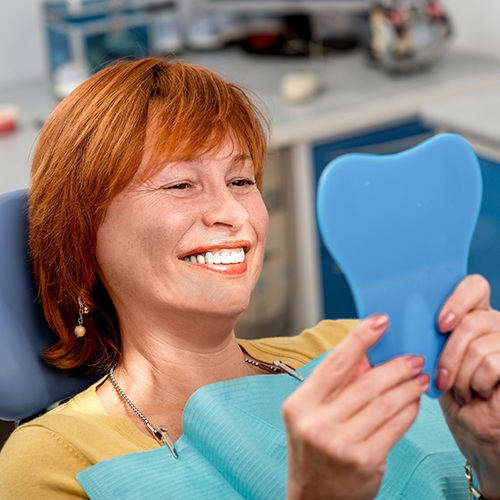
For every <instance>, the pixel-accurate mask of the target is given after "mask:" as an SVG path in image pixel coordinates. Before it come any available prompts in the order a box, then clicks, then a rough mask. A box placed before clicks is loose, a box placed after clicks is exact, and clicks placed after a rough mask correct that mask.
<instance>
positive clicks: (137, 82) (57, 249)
mask: <svg viewBox="0 0 500 500" xmlns="http://www.w3.org/2000/svg"><path fill="white" fill-rule="evenodd" d="M152 120H153V121H154V124H155V134H154V137H153V139H152V151H153V155H152V158H151V159H150V161H149V163H148V164H149V165H150V167H149V169H146V175H153V174H154V173H155V172H156V171H158V170H159V169H160V168H162V166H164V164H165V161H168V158H169V157H172V155H175V158H176V159H179V158H185V159H190V158H194V157H195V156H199V155H201V154H204V153H207V152H210V151H212V150H216V149H217V148H218V147H219V146H220V145H221V144H222V142H223V141H224V140H225V139H226V138H227V137H228V134H229V135H230V136H231V138H232V140H233V144H234V146H235V148H236V149H238V150H239V151H241V152H244V153H245V154H248V153H249V154H250V156H251V157H252V160H253V164H254V168H255V174H256V180H257V185H258V186H259V188H261V186H262V167H263V163H264V159H265V155H266V150H267V139H268V124H267V121H266V119H265V117H264V116H263V115H262V113H261V112H260V111H259V109H258V107H257V106H256V105H255V104H254V102H253V100H252V99H251V98H250V96H249V95H248V94H247V93H246V92H244V91H243V89H242V88H240V87H239V86H237V85H235V84H233V83H231V82H228V81H226V80H225V79H224V78H222V77H221V76H219V75H217V74H216V73H214V72H212V71H210V70H209V69H206V68H203V67H200V66H195V65H191V64H188V63H185V62H181V61H168V60H165V59H161V58H145V59H141V60H138V61H133V62H131V61H127V62H119V63H116V64H115V65H113V66H110V67H108V68H105V69H103V70H101V71H99V72H98V73H96V74H95V75H93V76H92V77H90V78H89V79H88V80H87V81H86V82H84V83H83V84H82V85H80V86H79V87H78V88H77V89H76V90H74V91H73V92H72V93H71V94H70V95H69V96H68V97H66V98H65V99H64V100H63V101H62V102H61V103H60V104H59V105H58V106H57V107H56V109H55V110H54V111H53V113H52V114H51V116H50V118H49V119H48V121H47V123H46V124H45V126H44V127H43V130H42V132H41V135H40V139H39V142H38V146H37V148H36V152H35V155H34V158H33V167H32V172H31V185H30V197H29V223H30V255H31V261H32V266H33V270H34V274H35V281H36V283H37V286H38V292H39V299H40V301H41V303H42V306H43V311H44V314H45V317H46V320H47V322H48V324H49V325H50V327H51V328H52V330H53V331H54V332H55V333H56V335H57V336H58V339H59V340H58V342H57V343H56V344H55V345H53V346H52V347H50V348H48V349H47V350H46V351H45V353H44V355H45V358H46V360H47V361H48V362H50V363H52V364H53V365H55V366H57V367H59V368H63V369H65V370H69V371H72V372H75V373H95V372H97V371H101V370H103V369H105V368H107V367H109V366H110V364H112V363H113V362H115V361H116V360H117V358H118V356H119V352H120V336H119V331H118V326H117V321H116V317H115V312H114V308H113V306H112V303H111V300H110V298H109V295H108V294H107V292H106V290H105V289H104V287H103V285H102V283H101V282H100V280H99V278H98V276H97V263H96V259H95V246H96V235H97V229H98V228H99V225H100V223H101V221H102V220H103V217H104V215H105V213H106V210H107V207H108V206H109V204H110V202H111V200H112V199H113V198H114V197H115V196H116V195H117V194H118V193H120V192H121V191H122V190H123V189H124V188H125V187H126V186H127V185H128V184H129V183H130V182H132V180H133V179H134V177H135V175H136V173H137V171H138V169H139V165H140V164H141V161H142V159H143V156H144V149H145V140H146V129H147V126H148V124H150V123H151V121H152ZM148 146H149V144H148ZM162 163H163V165H162ZM78 297H81V298H82V300H83V301H84V302H85V304H86V305H87V306H88V307H89V309H90V314H87V315H86V316H84V325H85V327H86V329H87V334H86V335H85V337H83V338H81V339H77V338H76V336H75V334H74V332H73V330H74V327H75V326H76V324H77V319H78Z"/></svg>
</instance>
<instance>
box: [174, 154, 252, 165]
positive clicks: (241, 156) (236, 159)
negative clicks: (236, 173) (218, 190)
mask: <svg viewBox="0 0 500 500" xmlns="http://www.w3.org/2000/svg"><path fill="white" fill-rule="evenodd" d="M245 161H252V156H251V155H250V154H244V153H241V154H237V155H236V156H233V157H232V158H231V163H232V164H233V165H236V164H237V163H243V162H245ZM174 162H176V160H175V159H174ZM181 162H182V163H202V162H203V157H201V156H197V157H196V158H191V159H189V160H181Z"/></svg>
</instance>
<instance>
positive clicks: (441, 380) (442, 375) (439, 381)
mask: <svg viewBox="0 0 500 500" xmlns="http://www.w3.org/2000/svg"><path fill="white" fill-rule="evenodd" d="M449 384H450V374H449V372H448V370H447V369H446V368H439V370H438V373H437V377H436V387H437V388H438V389H439V390H440V391H447V390H448V389H449V388H450V386H449Z"/></svg>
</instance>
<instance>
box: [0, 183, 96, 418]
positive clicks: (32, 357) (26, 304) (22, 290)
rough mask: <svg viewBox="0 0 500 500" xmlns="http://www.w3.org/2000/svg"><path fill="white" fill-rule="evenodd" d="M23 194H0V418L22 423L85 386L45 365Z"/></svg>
mask: <svg viewBox="0 0 500 500" xmlns="http://www.w3.org/2000/svg"><path fill="white" fill-rule="evenodd" d="M27 201H28V195H27V191H26V190H17V191H12V192H9V193H6V194H3V195H0V241H1V243H0V419H2V420H22V419H26V418H29V417H32V416H34V415H37V414H39V413H40V412H43V411H44V410H45V409H46V408H48V407H49V406H51V405H52V404H54V403H55V402H57V401H60V400H61V399H64V398H67V397H69V396H72V395H73V394H76V393H77V392H79V391H81V390H82V389H84V388H85V387H88V386H89V385H90V384H91V383H92V382H93V379H90V378H76V377H69V376H68V375H66V374H65V373H64V372H62V371H61V370H58V369H56V368H54V367H51V366H50V365H48V364H47V363H46V362H45V361H44V360H43V359H42V357H41V353H42V351H43V350H44V349H45V348H47V347H48V346H49V345H51V344H53V343H54V341H55V340H56V337H55V335H54V333H53V332H52V331H51V330H50V328H49V327H48V325H47V323H46V322H45V320H44V317H43V314H42V311H41V308H40V307H39V306H38V305H37V303H36V291H35V286H34V281H33V275H32V271H31V267H30V264H29V257H28V219H27ZM48 243H49V242H48Z"/></svg>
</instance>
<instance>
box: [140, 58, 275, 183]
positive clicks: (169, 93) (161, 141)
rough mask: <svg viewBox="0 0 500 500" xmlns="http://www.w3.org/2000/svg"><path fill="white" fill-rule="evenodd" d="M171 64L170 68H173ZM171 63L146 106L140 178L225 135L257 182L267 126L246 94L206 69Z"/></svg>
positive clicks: (210, 148)
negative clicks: (247, 158)
mask: <svg viewBox="0 0 500 500" xmlns="http://www.w3.org/2000/svg"><path fill="white" fill-rule="evenodd" d="M174 68H175V69H174ZM186 71H188V72H189V71H192V68H191V67H190V66H185V65H177V64H172V65H171V66H170V69H169V71H168V72H162V74H160V75H158V79H157V82H156V83H157V85H156V86H155V87H156V88H155V89H154V92H152V96H151V99H150V104H149V109H148V122H149V124H150V125H149V127H151V129H150V131H149V132H150V134H149V135H150V137H149V138H148V140H147V142H148V144H147V146H148V147H147V148H146V149H149V153H148V154H149V155H150V158H149V159H148V162H147V166H146V168H145V169H144V171H143V172H142V173H141V175H140V179H139V181H143V180H145V179H147V178H149V177H151V176H153V175H155V174H156V173H157V172H158V171H159V170H161V169H162V168H164V167H165V164H166V163H170V162H172V161H189V160H192V159H194V158H196V157H199V156H201V155H205V154H209V153H212V152H215V151H217V150H218V149H219V148H220V146H221V145H222V144H223V143H224V142H225V141H226V139H227V138H228V137H230V138H231V140H232V142H233V146H234V148H235V150H236V152H237V153H241V154H244V155H249V156H250V157H251V159H252V162H253V165H254V169H255V177H256V182H257V186H258V187H259V189H261V187H262V167H263V163H264V159H265V156H266V152H267V143H268V131H269V125H268V123H267V121H266V119H265V117H264V115H263V114H262V113H261V111H260V110H259V108H258V107H257V106H256V105H255V104H254V102H253V101H252V100H251V99H250V97H249V95H248V93H247V92H243V91H242V90H241V89H240V88H239V87H237V86H235V85H233V84H231V83H228V82H226V81H224V80H222V79H221V78H220V77H219V76H217V75H215V74H213V73H212V72H211V71H210V70H208V69H205V68H200V67H196V71H195V73H194V75H190V78H186V77H185V75H184V74H183V73H184V72H186Z"/></svg>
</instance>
